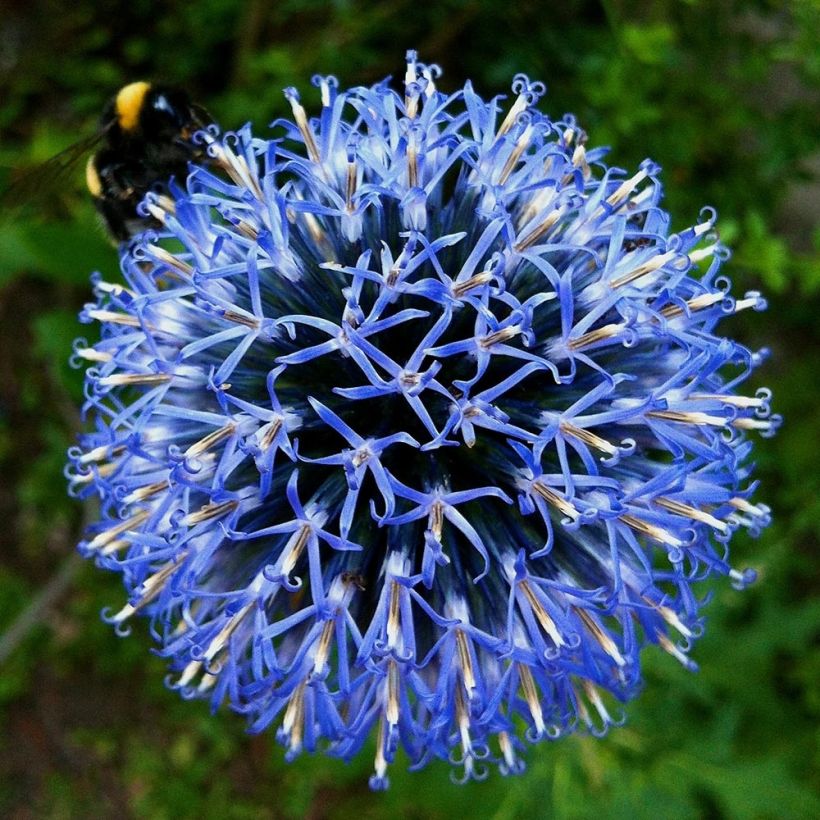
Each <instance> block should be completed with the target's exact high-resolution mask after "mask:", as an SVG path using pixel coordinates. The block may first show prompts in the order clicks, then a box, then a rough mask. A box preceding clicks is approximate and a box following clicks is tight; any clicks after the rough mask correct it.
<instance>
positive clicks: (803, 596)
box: [0, 0, 820, 820]
mask: <svg viewBox="0 0 820 820" xmlns="http://www.w3.org/2000/svg"><path fill="white" fill-rule="evenodd" d="M818 32H820V7H819V6H818V5H817V3H816V2H813V0H804V1H803V2H800V1H799V0H793V2H791V3H783V2H763V0H758V2H752V0H746V1H745V2H743V1H741V0H736V2H732V1H731V0H723V1H721V0H716V1H715V2H708V0H686V1H685V2H677V1H676V0H656V2H648V1H647V2H640V1H639V0H634V2H630V1H629V0H620V1H619V0H600V2H582V1H581V0H565V2H563V3H560V4H545V3H542V2H538V0H521V2H517V3H510V2H505V1H504V0H442V1H441V2H438V3H435V4H429V5H425V4H420V3H418V2H416V1H415V0H382V1H381V2H379V3H366V2H363V1H362V0H335V2H331V3H327V2H319V0H280V1H279V2H268V0H245V2H244V3H235V2H231V0H199V2H197V3H195V4H193V3H191V4H176V5H174V4H162V5H159V4H157V3H155V2H151V1H150V0H130V2H128V3H125V2H120V1H119V0H97V2H91V1H90V0H75V2H73V3H72V4H70V5H69V4H64V3H62V2H60V1H59V0H28V2H22V0H5V3H4V8H3V14H2V24H0V166H2V167H3V168H4V169H8V168H16V169H21V168H25V167H27V166H30V165H34V164H36V163H38V162H40V161H42V160H44V159H46V158H48V157H49V156H51V155H52V154H54V153H55V152H56V151H58V150H60V149H61V148H63V147H65V146H66V145H69V144H71V143H72V142H73V141H74V140H76V139H77V136H78V135H82V134H87V133H90V132H91V131H93V129H94V124H95V120H96V117H97V115H98V112H99V111H100V110H101V107H102V105H103V103H104V101H105V99H106V97H107V96H108V95H110V94H111V92H112V90H114V89H116V88H117V87H118V86H120V85H121V84H123V83H124V82H127V81H130V80H133V79H136V78H141V77H147V78H155V79H165V80H167V81H172V82H174V83H176V84H179V85H183V86H185V87H187V88H189V89H191V91H192V93H193V95H194V96H195V98H196V99H198V100H201V101H202V102H203V103H205V104H207V106H208V107H209V109H210V110H211V112H212V113H213V114H214V115H215V116H216V118H217V119H218V120H219V121H220V122H221V123H223V125H224V126H225V127H236V126H239V125H241V124H242V123H243V122H245V121H246V120H252V121H254V122H255V123H256V124H257V128H261V127H262V126H263V125H264V123H266V122H269V121H271V120H272V119H273V118H274V117H276V116H279V115H281V114H284V113H285V112H286V106H285V101H284V98H283V97H282V94H281V89H282V88H283V87H285V86H287V85H296V86H298V87H300V88H301V89H302V91H303V92H304V96H305V99H306V103H307V105H308V107H311V106H313V107H314V108H315V106H316V104H317V101H318V100H317V97H318V92H316V90H315V89H314V88H313V87H312V86H310V85H309V83H308V80H309V78H310V76H311V75H312V74H313V73H315V72H321V73H334V74H337V75H338V76H339V78H340V80H341V82H342V83H343V84H360V83H368V82H372V81H374V80H376V79H379V78H381V77H382V76H384V75H385V74H389V73H393V74H394V75H397V76H400V75H401V72H402V71H403V56H404V51H405V49H406V48H408V47H415V48H418V49H419V50H420V52H421V54H422V57H423V59H424V60H426V61H430V62H432V61H435V62H438V63H440V64H441V65H442V66H443V67H444V69H445V72H446V73H445V75H444V78H443V80H442V85H443V87H444V88H445V89H446V88H454V87H456V86H458V85H460V84H461V83H462V82H463V81H464V79H466V78H468V77H470V78H472V79H473V81H474V82H475V84H476V86H477V87H478V88H479V89H480V91H481V92H482V93H484V94H489V93H494V92H499V93H501V92H504V91H506V89H507V88H508V86H509V82H510V79H511V77H512V75H513V74H515V73H516V72H519V71H523V72H526V73H528V74H530V75H531V76H533V77H537V78H542V79H544V80H546V81H547V83H548V85H549V94H548V96H547V98H546V100H545V101H544V102H543V104H542V105H543V107H544V108H545V109H546V110H547V111H549V112H551V113H553V114H555V115H560V114H562V113H563V112H565V111H573V112H574V113H575V114H577V115H578V117H579V120H580V122H581V123H582V125H583V126H584V127H585V128H586V129H587V130H588V131H589V133H590V136H591V144H593V145H597V144H602V143H603V144H609V145H611V146H612V153H611V155H610V159H611V161H612V162H614V163H615V164H616V165H619V166H622V167H624V168H633V167H635V166H636V165H637V163H638V162H640V160H641V159H643V158H644V157H645V156H651V157H652V158H653V159H655V160H657V161H658V162H660V163H661V164H662V165H663V166H664V169H665V170H664V179H665V181H666V187H667V205H668V207H669V208H670V210H671V212H672V214H673V221H674V225H675V226H676V227H683V226H684V225H686V224H690V223H691V221H692V220H693V219H694V218H695V216H696V214H697V212H698V210H699V208H700V207H701V206H702V205H703V204H707V203H708V204H712V205H715V206H716V207H717V208H718V209H719V210H720V213H721V220H720V223H719V224H720V225H721V226H722V232H723V236H724V238H725V239H726V240H728V241H729V243H730V244H731V245H732V246H733V247H734V248H735V249H736V253H735V256H734V259H733V261H732V262H731V263H730V265H729V266H728V269H727V270H728V273H729V275H731V276H732V277H733V279H734V280H735V289H736V290H737V291H738V292H741V293H742V292H743V291H745V290H751V289H761V290H764V291H765V292H766V293H767V294H768V295H769V297H770V310H769V312H768V313H766V314H763V315H753V316H750V317H749V316H745V315H743V316H742V317H738V318H737V319H735V320H733V322H732V323H731V327H727V328H726V329H725V332H727V333H731V334H732V335H733V336H735V337H737V338H740V339H742V340H743V341H744V342H745V343H746V344H748V345H749V346H751V347H753V348H757V347H760V346H763V345H768V346H769V347H771V349H772V354H773V356H772V360H773V363H772V364H770V365H769V366H768V367H766V368H764V372H763V373H762V374H761V377H760V378H761V379H762V380H763V381H764V382H765V383H767V384H768V385H770V386H771V387H772V388H773V389H774V391H775V397H776V401H775V406H776V408H777V409H778V411H780V412H782V413H784V415H785V416H786V424H785V425H784V427H783V429H782V431H781V433H780V435H779V436H778V438H777V439H775V440H774V441H771V442H763V443H762V444H761V446H760V447H759V448H758V454H759V475H760V477H761V478H762V482H763V489H762V492H761V498H765V499H766V500H767V501H768V502H769V503H770V504H771V506H772V507H773V508H774V510H775V523H774V525H773V526H772V527H771V529H770V530H769V531H767V532H766V533H765V535H764V536H763V538H762V539H761V540H760V541H758V542H752V541H749V540H745V541H743V540H739V541H737V542H735V545H734V555H735V560H736V562H737V563H738V564H740V565H751V566H754V567H756V568H757V569H758V570H759V571H760V575H761V578H760V581H759V583H758V584H757V585H755V586H754V587H753V588H752V589H750V590H749V591H747V592H744V593H738V592H735V591H734V590H731V589H729V588H728V585H727V584H725V583H715V584H713V585H712V591H713V593H714V601H713V602H712V604H711V609H710V624H709V627H708V629H707V633H706V635H705V637H704V638H703V639H702V640H701V641H700V642H699V644H698V646H697V648H696V649H695V651H694V657H695V658H696V659H697V660H698V662H699V663H700V664H701V667H702V671H701V672H700V673H699V674H697V675H691V674H689V673H687V672H685V671H684V670H682V669H679V668H677V667H676V665H675V664H674V661H672V660H671V659H670V658H668V657H660V656H659V654H656V653H652V652H648V653H647V657H646V669H647V671H646V677H647V686H646V692H645V693H644V695H643V696H642V698H641V699H639V701H637V702H636V703H634V704H631V705H629V706H628V710H627V711H628V716H629V720H628V723H627V726H626V727H625V728H623V729H620V730H617V731H613V733H612V734H611V735H610V736H609V737H608V738H607V739H605V740H593V739H591V738H573V739H569V740H565V741H561V742H559V743H557V744H553V745H550V746H544V747H542V748H539V749H536V750H533V751H532V753H531V754H530V758H529V759H530V768H529V771H528V772H527V774H525V775H524V776H523V777H521V778H517V779H514V780H504V779H502V778H500V777H498V776H497V775H494V776H491V778H490V780H489V781H488V782H487V783H484V784H481V785H474V786H469V787H465V788H457V787H455V786H452V785H451V784H450V783H449V780H448V777H447V769H448V767H447V766H446V765H444V764H435V765H432V766H430V767H428V769H426V770H425V771H423V772H421V773H418V774H412V773H406V772H405V771H403V766H402V764H401V763H399V764H398V765H397V766H395V767H394V769H395V770H394V771H393V772H392V780H393V788H392V789H391V791H390V792H388V793H387V794H386V795H372V794H370V793H369V792H368V791H367V786H366V779H367V774H368V772H369V770H370V766H371V762H370V758H369V757H368V756H367V755H366V754H365V755H363V756H361V757H360V758H359V759H357V760H356V761H355V762H354V763H353V764H351V765H349V766H346V765H344V764H342V763H340V762H338V761H332V760H326V759H322V758H303V759H301V760H299V761H297V762H296V763H294V764H292V765H286V764H284V763H283V760H282V753H281V750H279V749H278V747H276V746H275V744H274V743H273V741H272V737H271V736H270V735H265V736H261V737H254V738H251V737H248V736H247V735H245V734H244V732H243V725H242V721H241V718H239V717H237V716H235V715H231V714H218V715H216V716H210V715H208V714H207V712H206V707H205V706H204V705H203V704H201V703H186V702H182V701H180V700H179V699H178V697H177V696H176V695H175V694H173V693H169V692H167V691H166V690H165V689H164V688H163V686H162V679H163V674H164V667H163V664H162V662H161V661H160V660H159V659H157V658H155V657H153V656H152V655H150V654H149V653H148V644H149V638H148V636H147V634H146V630H145V629H144V628H142V629H138V630H137V631H138V633H139V634H137V635H136V636H135V637H133V638H131V639H130V640H119V639H117V638H116V637H115V636H114V635H113V632H112V631H111V630H110V629H109V628H108V627H107V626H105V625H103V624H102V623H101V622H100V621H99V618H98V612H99V610H100V608H102V607H103V606H105V605H108V604H115V603H116V602H118V601H119V600H121V595H122V593H121V590H120V589H119V588H118V585H117V582H116V580H115V579H114V578H109V577H107V576H104V575H101V574H100V573H97V572H95V571H94V569H93V568H92V567H91V566H85V565H81V566H80V565H77V566H79V568H78V569H76V570H75V564H73V563H68V564H67V563H66V561H69V560H70V559H69V556H70V554H71V552H72V549H73V545H74V543H75V541H76V539H77V538H78V533H79V531H80V529H81V527H82V511H81V510H80V509H78V507H77V506H76V505H74V504H73V503H71V502H70V501H69V500H68V499H67V498H66V496H65V488H64V481H63V478H62V473H61V470H62V463H63V453H64V450H65V448H66V446H67V444H68V443H69V442H70V440H71V438H72V436H73V435H74V433H75V431H76V429H77V427H78V424H79V420H78V418H77V414H76V409H75V408H76V407H77V406H78V403H79V401H80V399H81V396H82V388H81V376H80V375H79V374H78V373H76V372H74V371H72V370H70V369H69V368H68V366H67V362H66V360H67V356H68V353H69V350H70V342H71V340H72V338H73V337H74V336H75V335H78V334H79V332H80V330H81V328H80V327H79V325H78V324H77V323H76V321H75V315H76V313H77V311H78V309H79V308H80V306H81V304H82V303H83V301H84V300H86V299H87V298H88V295H89V288H88V285H87V277H88V274H89V273H90V272H91V271H92V270H95V269H99V270H101V271H103V272H104V273H105V275H106V277H107V278H112V277H116V276H117V260H116V253H115V251H114V250H113V249H112V248H111V247H110V246H109V245H108V243H107V241H106V239H105V238H104V236H103V234H102V232H101V231H100V229H99V228H98V227H97V226H96V223H95V220H94V217H93V214H92V212H91V208H90V206H89V205H88V204H87V203H86V201H85V198H84V196H83V193H82V171H81V169H80V170H78V171H77V172H76V173H75V174H74V175H73V176H68V177H66V178H65V179H64V181H63V182H62V183H61V185H60V186H59V190H58V191H57V193H55V194H54V195H51V196H49V197H48V198H47V199H45V200H44V201H43V202H38V203H37V208H36V212H35V213H32V212H30V211H23V212H20V213H18V212H16V209H14V208H12V209H11V211H13V212H12V213H10V214H5V215H0V461H2V464H1V465H0V467H1V468H2V476H3V480H2V482H1V483H0V520H2V521H3V527H2V532H0V542H2V543H1V544H0V547H2V550H1V551H0V632H2V630H3V629H5V628H7V627H8V626H9V625H10V624H12V623H13V622H14V621H15V619H16V618H17V617H18V616H19V615H20V613H21V612H23V611H25V610H26V607H27V606H29V605H30V603H31V601H32V600H33V599H34V597H35V596H36V595H37V594H38V592H39V591H41V590H43V589H54V586H53V583H54V582H53V579H54V578H55V577H57V576H58V573H62V576H64V578H71V579H72V582H71V584H70V586H69V589H68V590H67V591H66V592H64V594H62V595H61V596H58V600H57V601H56V603H53V605H52V606H50V607H49V608H47V610H46V612H45V617H44V618H41V619H40V622H39V623H38V624H37V625H36V626H35V627H34V628H33V629H30V630H28V631H27V632H26V637H25V639H24V640H23V641H22V643H21V644H20V645H19V646H18V647H17V649H16V651H15V652H14V653H13V654H12V655H11V657H10V658H9V659H8V660H7V661H6V663H5V666H4V668H3V669H2V676H0V815H2V816H4V817H15V818H26V817H55V818H63V817H109V816H111V817H113V816H134V817H146V818H166V817H167V818H172V817H173V818H185V817H206V818H208V817H220V818H223V817H225V818H228V817H230V818H234V817H235V818H246V817H247V818H257V817H262V818H268V817H269V818H279V817H284V818H299V817H310V818H324V817H330V818H346V817H360V818H377V817H403V818H428V817H429V818H439V817H441V818H444V817H449V816H452V815H454V814H455V815H458V814H461V815H463V816H481V817H489V818H497V820H502V819H503V820H506V818H518V817H554V818H593V817H594V818H598V817H605V818H610V817H612V818H619V817H624V818H630V820H637V818H644V817H646V818H656V817H664V818H678V817H679V818H692V817H706V818H723V817H726V818H737V819H738V820H745V818H797V819H801V818H810V817H817V816H820V800H818V796H817V786H818V783H817V772H818V770H820V756H818V747H817V743H816V741H817V725H818V715H820V692H818V686H817V682H818V680H820V656H818V653H817V652H816V651H813V650H812V646H813V641H814V642H815V644H816V639H817V636H818V632H820V602H818V598H817V597H816V592H817V558H818V555H817V544H818V533H820V471H818V468H817V455H818V454H817V447H818V442H820V430H818V427H820V425H818V420H817V418H818V413H817V410H816V408H817V405H815V404H814V402H815V401H817V400H818V398H819V397H820V390H819V389H818V383H817V372H818V362H817V351H818V349H820V346H819V345H818V330H817V327H818V314H819V313H820V301H819V300H818V291H820V228H818V215H819V214H820V142H818V135H820V119H819V118H818V111H820V42H819V40H818V37H819V35H818ZM9 178H10V174H9V172H8V171H7V170H3V171H0V187H1V186H2V185H3V184H4V182H3V180H4V179H5V181H6V182H7V181H8V179H9ZM50 582H51V583H52V586H51V587H50V586H49V583H50Z"/></svg>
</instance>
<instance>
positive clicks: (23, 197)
mask: <svg viewBox="0 0 820 820" xmlns="http://www.w3.org/2000/svg"><path fill="white" fill-rule="evenodd" d="M106 130H107V129H104V128H103V129H101V130H100V131H97V132H96V133H95V134H91V135H90V136H88V137H85V138H84V139H81V140H79V141H78V142H75V143H73V144H71V145H69V146H68V148H65V149H64V150H62V151H60V153H59V154H55V155H54V156H53V157H51V158H50V159H47V160H46V161H45V162H43V163H41V164H40V165H36V166H34V167H33V168H31V169H29V170H27V171H24V172H23V173H21V174H20V175H19V176H17V177H16V178H14V175H13V178H12V181H11V184H10V185H9V186H8V188H6V190H5V191H2V192H0V221H6V220H7V219H10V218H11V219H13V218H14V216H15V215H16V214H17V213H18V212H19V211H20V210H21V209H22V208H24V207H25V206H27V205H30V204H33V203H37V202H44V201H45V200H46V199H47V198H48V197H49V195H50V194H53V193H55V191H57V190H58V189H59V187H60V185H61V184H62V183H63V182H64V181H65V178H66V175H67V174H68V173H69V172H70V171H71V169H72V168H74V167H75V166H76V165H77V163H78V162H79V160H81V159H83V157H85V156H87V155H88V154H89V153H90V152H91V151H93V150H94V148H96V147H97V146H98V145H99V144H100V143H101V142H102V140H103V139H104V137H105V134H106Z"/></svg>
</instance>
